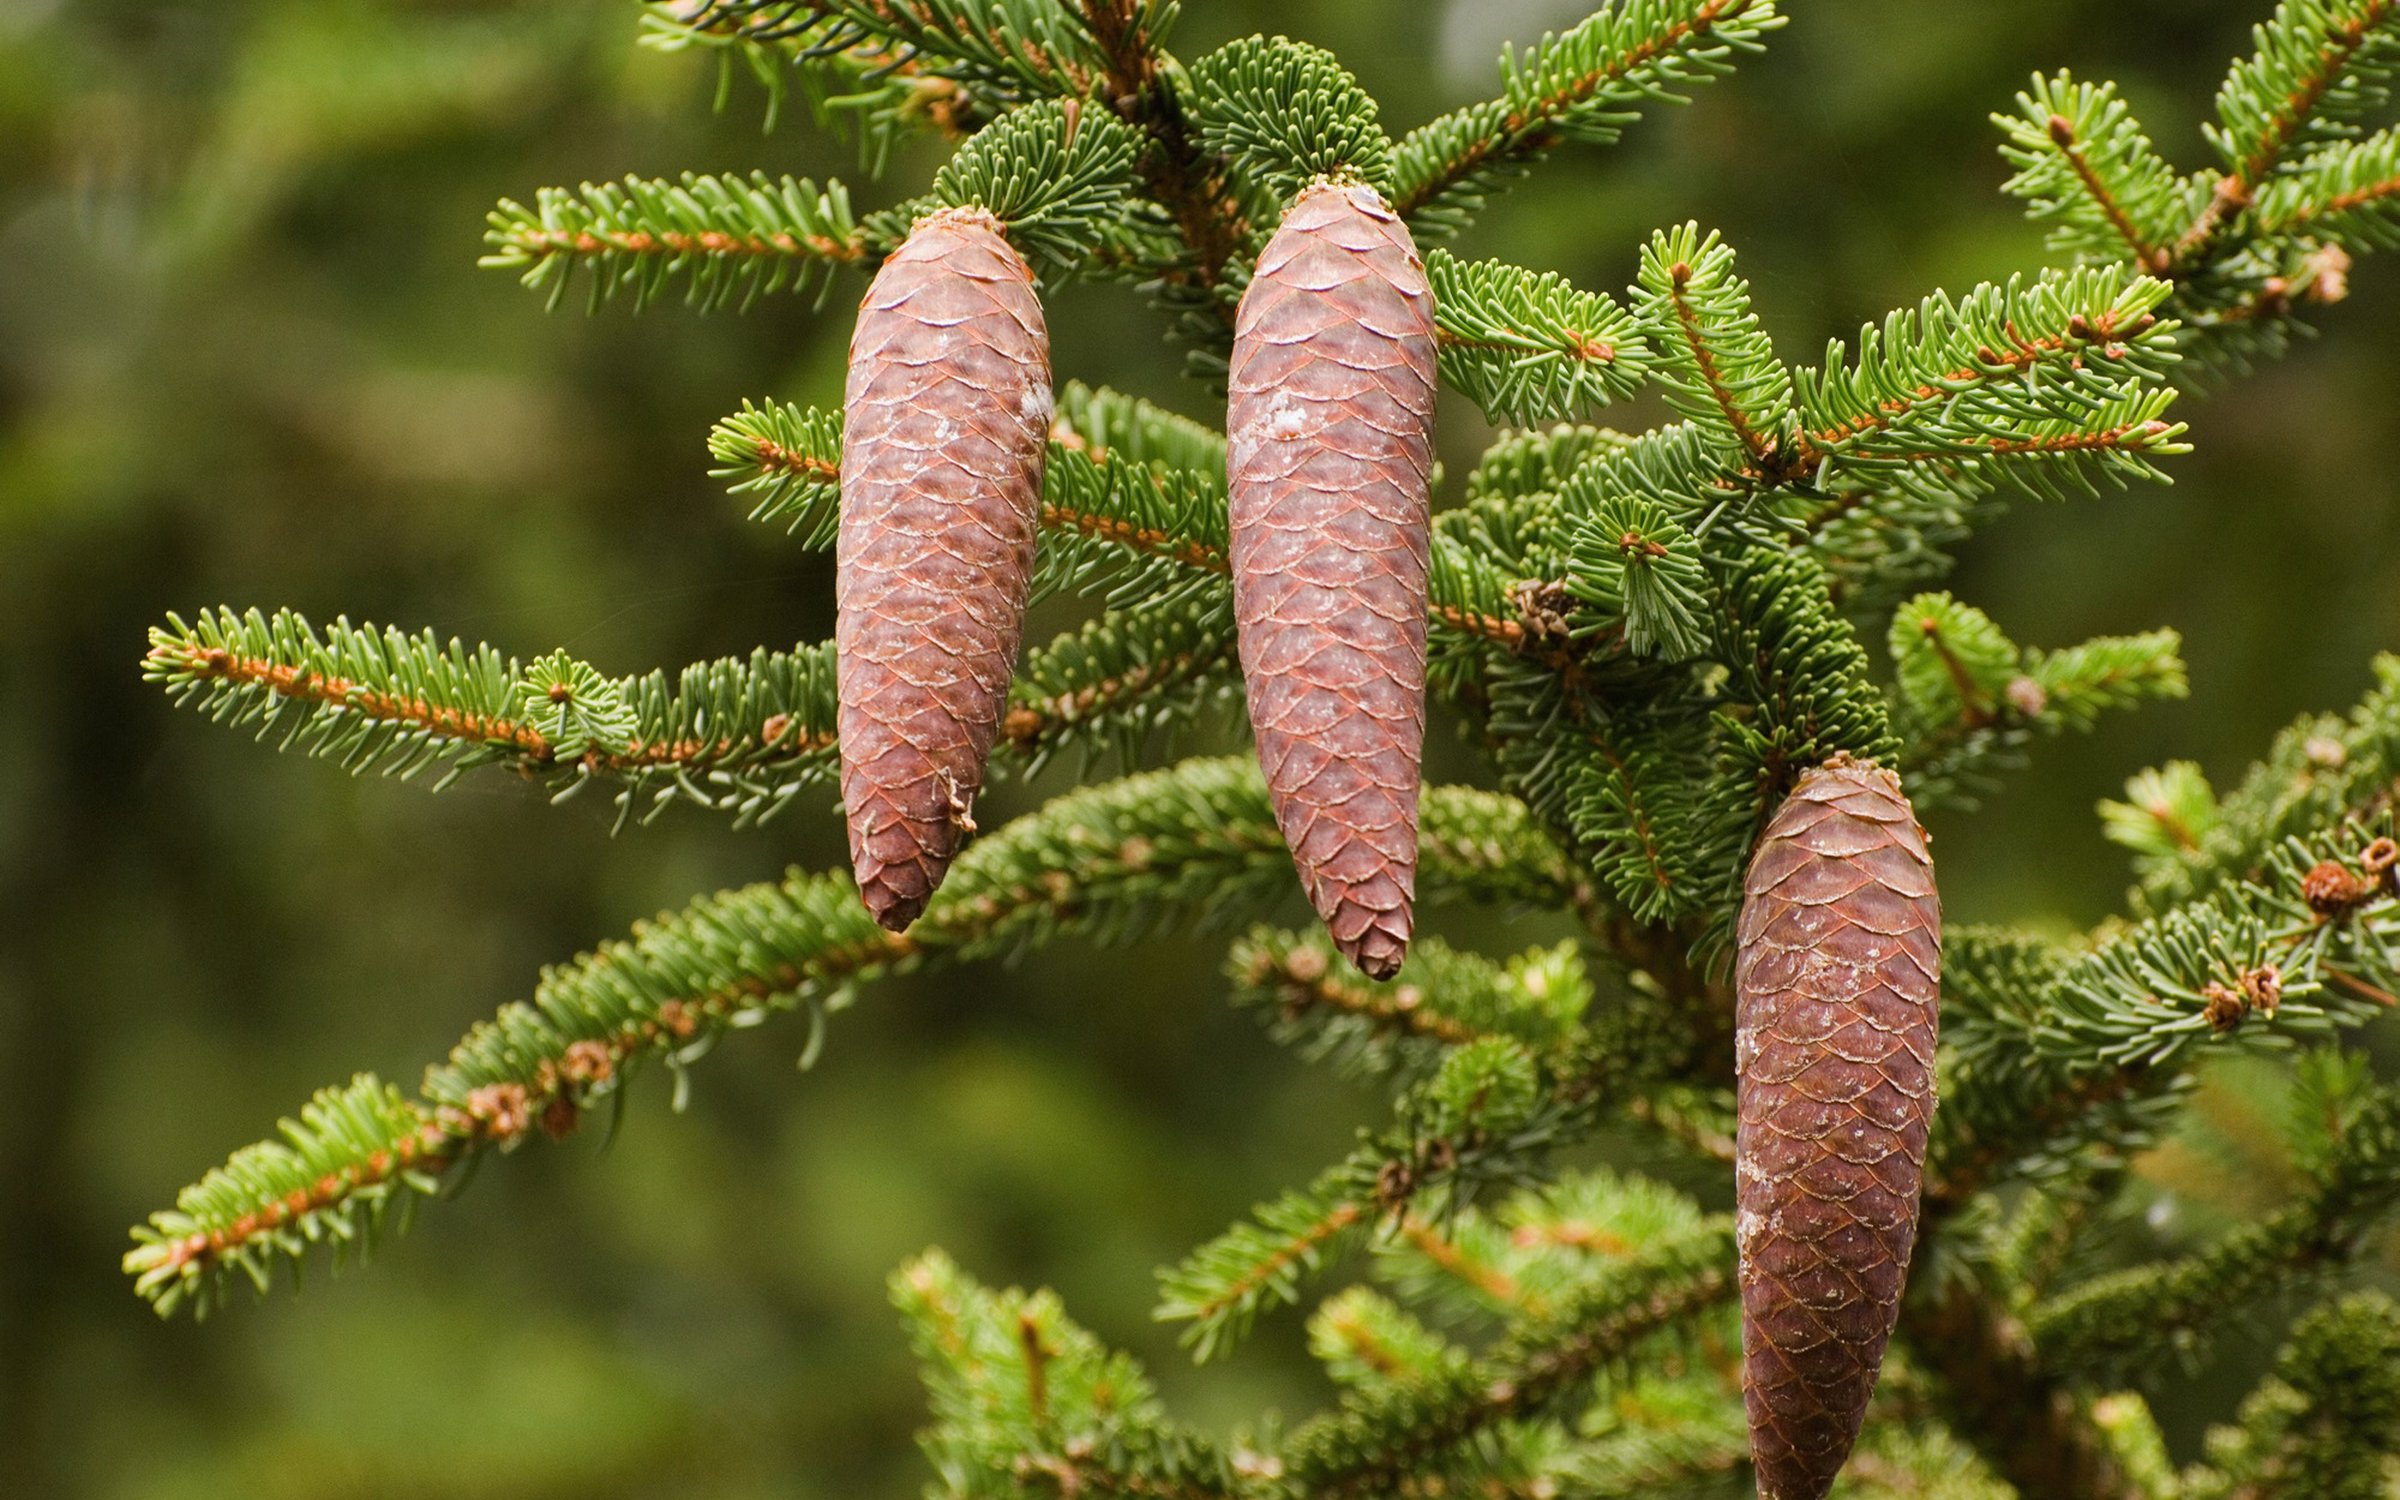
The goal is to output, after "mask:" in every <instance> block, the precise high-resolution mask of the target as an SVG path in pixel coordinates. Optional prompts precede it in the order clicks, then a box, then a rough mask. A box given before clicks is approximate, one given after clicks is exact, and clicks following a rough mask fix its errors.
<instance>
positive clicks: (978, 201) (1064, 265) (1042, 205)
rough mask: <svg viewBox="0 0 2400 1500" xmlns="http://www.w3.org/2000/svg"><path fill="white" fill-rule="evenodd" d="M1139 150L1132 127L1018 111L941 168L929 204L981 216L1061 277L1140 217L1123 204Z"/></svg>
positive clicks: (1063, 108) (1075, 109) (1089, 117)
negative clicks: (979, 211) (994, 221)
mask: <svg viewBox="0 0 2400 1500" xmlns="http://www.w3.org/2000/svg"><path fill="white" fill-rule="evenodd" d="M1139 150H1140V137H1139V136H1137V135H1136V134H1135V132H1134V130H1133V129H1132V127H1130V126H1128V125H1126V124H1125V123H1123V122H1122V121H1120V120H1118V119H1117V118H1116V116H1114V115H1112V114H1109V113H1107V112H1105V111H1102V110H1097V109H1087V108H1085V107H1084V106H1083V105H1082V104H1081V102H1080V101H1078V100H1073V99H1067V100H1045V101H1043V102H1041V103H1038V104H1027V105H1022V106H1019V107H1018V108H1016V109H1012V110H1010V111H1009V112H1008V113H1006V114H1004V115H1002V116H1000V117H999V118H998V119H996V120H994V121H992V122H991V123H990V124H989V125H986V126H984V127H983V128H982V129H981V130H978V131H976V132H975V134H974V135H973V136H971V137H969V138H968V140H967V143H966V144H965V145H964V146H961V147H960V148H959V149H958V152H957V154H955V155H953V156H952V157H951V158H950V160H948V161H947V162H944V163H943V164H942V169H941V170H940V171H939V172H936V173H935V174H934V177H933V194H932V196H933V198H934V199H935V200H936V201H938V202H939V203H941V204H943V205H944V206H947V207H952V208H968V207H973V208H982V209H987V210H989V211H990V212H991V214H992V216H993V217H994V218H997V219H998V220H999V221H1000V223H1001V225H1002V227H1003V229H1004V231H1005V233H1006V234H1007V236H1008V240H1009V243H1010V244H1012V245H1013V246H1015V247H1016V249H1017V250H1018V251H1019V252H1020V253H1021V254H1023V255H1024V256H1025V257H1026V258H1027V259H1028V260H1032V261H1035V262H1036V263H1037V264H1042V263H1046V264H1047V265H1048V267H1050V268H1051V269H1053V270H1069V269H1073V268H1074V267H1075V266H1076V265H1078V264H1079V263H1081V262H1082V261H1083V260H1084V258H1085V257H1087V256H1089V255H1091V254H1092V253H1093V252H1094V251H1095V250H1096V249H1097V248H1099V247H1100V246H1101V245H1102V244H1103V243H1114V242H1121V241H1122V240H1123V238H1124V237H1125V236H1126V235H1127V233H1128V232H1129V228H1128V221H1129V220H1130V221H1132V223H1133V225H1135V226H1138V225H1139V223H1140V221H1141V220H1142V219H1143V218H1144V217H1145V213H1146V205H1142V204H1140V203H1138V202H1137V201H1134V200H1133V197H1132V186H1133V162H1134V157H1135V154H1136V153H1137V152H1138V151H1139ZM894 219H895V222H894V224H893V228H894V229H895V230H902V231H903V232H904V226H901V225H899V224H898V223H897V222H896V219H897V216H896V215H895V216H894ZM1132 232H1138V227H1137V229H1136V230H1135V231H1132ZM893 237H894V238H895V239H896V238H898V235H897V234H895V235H894V236H893Z"/></svg>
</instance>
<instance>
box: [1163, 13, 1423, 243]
mask: <svg viewBox="0 0 2400 1500" xmlns="http://www.w3.org/2000/svg"><path fill="white" fill-rule="evenodd" d="M1191 112H1192V123H1193V124H1195V125H1197V126H1198V127H1199V130H1200V138H1201V140H1202V141H1203V142H1204V143H1206V145H1207V147H1208V149H1209V150H1210V151H1212V152H1214V153H1216V154H1217V155H1220V156H1222V157H1224V158H1225V159H1226V161H1227V162H1228V163H1229V164H1230V165H1231V167H1232V169H1233V171H1234V173H1235V175H1236V176H1238V177H1239V178H1240V179H1241V180H1242V181H1243V182H1244V183H1245V184H1246V185H1247V186H1249V187H1250V188H1252V189H1254V190H1255V191H1256V192H1257V193H1258V194H1259V198H1260V205H1259V206H1260V210H1261V212H1262V213H1263V214H1264V222H1265V223H1266V224H1270V225H1271V224H1272V223H1273V221H1274V220H1275V219H1277V218H1280V217H1281V216H1282V211H1283V205H1285V204H1287V203H1289V202H1290V201H1291V200H1292V199H1293V198H1294V197H1295V196H1297V195H1298V193H1299V192H1300V190H1301V189H1302V188H1304V187H1306V186H1308V184H1309V183H1310V182H1311V181H1313V180H1315V179H1317V178H1320V177H1340V178H1348V179H1351V180H1354V181H1358V182H1363V183H1365V184H1366V185H1367V186H1369V187H1372V188H1374V189H1376V190H1377V191H1379V192H1380V191H1383V190H1384V187H1385V185H1386V183H1388V182H1389V181H1390V179H1391V172H1392V143H1391V138H1390V137H1388V136H1386V135H1385V134H1384V133H1383V126H1382V125H1381V124H1380V123H1378V122H1377V120H1376V106H1375V99H1374V96H1372V95H1370V94H1369V93H1368V92H1367V91H1366V90H1365V89H1363V88H1361V87H1359V83H1358V80H1357V79H1355V78H1353V77H1351V76H1350V72H1349V70H1348V69H1346V68H1344V67H1343V66H1342V65H1341V63H1340V62H1338V61H1337V60H1335V58H1334V56H1333V54H1332V53H1330V52H1327V51H1326V50H1325V49H1323V48H1322V47H1311V46H1309V45H1308V44H1307V43H1305V42H1295V41H1293V40H1291V39H1290V38H1289V37H1280V36H1279V37H1263V36H1254V37H1245V38H1243V39H1242V40H1241V41H1238V42H1231V43H1228V44H1226V45H1225V46H1223V47H1220V48H1218V49H1217V50H1216V51H1214V52H1211V53H1210V54H1208V56H1206V57H1204V58H1202V59H1200V60H1199V61H1198V62H1196V63H1194V64H1193V65H1192V105H1191Z"/></svg>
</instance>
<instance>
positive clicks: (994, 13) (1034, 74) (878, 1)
mask: <svg viewBox="0 0 2400 1500" xmlns="http://www.w3.org/2000/svg"><path fill="white" fill-rule="evenodd" d="M645 3H646V4H648V5H650V6H652V7H654V8H655V9H656V10H657V11H659V12H661V13H662V15H661V19H662V20H663V21H664V22H665V23H666V24H667V25H668V26H670V27H672V28H675V29H678V30H683V31H689V32H696V33H700V34H703V35H710V36H719V37H738V38H741V39H744V40H747V41H753V42H759V43H771V44H778V45H781V46H783V47H785V48H787V49H791V50H797V51H800V52H802V53H803V54H804V55H806V54H823V53H831V52H842V51H848V50H851V49H854V48H856V47H858V46H859V45H860V44H861V43H862V42H868V41H873V42H877V43H880V44H882V45H883V46H885V47H888V48H891V49H894V50H896V51H898V52H899V53H900V54H901V55H902V56H903V57H907V58H912V59H913V58H917V57H919V56H922V57H923V58H924V59H925V61H926V62H927V64H928V65H930V66H931V67H932V68H933V69H934V70H936V71H939V72H942V73H947V74H951V75H955V76H960V77H966V78H972V79H975V80H978V81H980V82H983V83H986V84H989V85H993V86H997V87H1003V88H1007V89H1010V90H1012V91H1031V92H1033V93H1036V94H1065V95H1078V94H1084V93H1088V92H1089V91H1090V88H1091V85H1092V82H1093V80H1094V78H1095V76H1096V75H1097V74H1098V72H1099V71H1100V59H1099V58H1098V56H1097V55H1096V54H1095V52H1094V51H1093V47H1092V41H1093V39H1092V36H1091V34H1090V33H1089V32H1088V31H1086V30H1085V29H1084V28H1083V26H1082V25H1080V24H1079V18H1077V17H1072V16H1070V15H1069V14H1067V12H1066V10H1065V8H1064V7H1062V6H1059V5H1057V4H1055V3H1050V0H645ZM1147 8H1148V9H1149V10H1151V11H1153V12H1158V11H1162V10H1170V7H1167V6H1164V5H1160V4H1156V3H1153V4H1151V5H1150V6H1148V7H1147Z"/></svg>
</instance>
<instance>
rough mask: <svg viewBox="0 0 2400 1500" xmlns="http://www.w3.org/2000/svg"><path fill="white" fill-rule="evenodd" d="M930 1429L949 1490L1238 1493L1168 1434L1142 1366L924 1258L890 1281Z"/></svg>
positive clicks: (1048, 1312)
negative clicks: (1137, 1485) (923, 1390)
mask: <svg viewBox="0 0 2400 1500" xmlns="http://www.w3.org/2000/svg"><path fill="white" fill-rule="evenodd" d="M892 1302H893V1304H894V1305H895V1306H896V1307H898V1308H899V1310H900V1316H901V1318H902V1320H903V1321H905V1322H906V1323H907V1325H908V1328H909V1333H910V1340H911V1342H912V1343H913V1344H914V1345H915V1347H916V1352H917V1359H918V1361H919V1363H920V1364H922V1365H923V1367H924V1370H925V1384H926V1387H927V1389H928V1390H929V1391H930V1392H931V1395H932V1399H933V1414H934V1425H933V1426H932V1427H931V1428H929V1429H928V1430H927V1431H926V1432H925V1433H924V1435H923V1443H924V1447H925V1453H926V1456H927V1457H928V1458H929V1459H931V1460H932V1461H933V1467H934V1472H935V1473H936V1474H938V1475H939V1476H940V1478H941V1482H942V1484H943V1486H944V1487H945V1492H946V1493H949V1494H953V1495H962V1496H965V1495H974V1496H984V1495H988V1496H1019V1495H1049V1494H1057V1493H1059V1492H1061V1491H1064V1492H1066V1493H1068V1494H1073V1493H1076V1492H1077V1491H1079V1490H1080V1489H1082V1488H1084V1487H1086V1486H1093V1487H1102V1488H1106V1489H1115V1488H1116V1487H1117V1486H1119V1485H1121V1484H1124V1483H1126V1482H1127V1479H1126V1477H1125V1476H1133V1475H1140V1476H1142V1481H1141V1482H1143V1483H1144V1484H1146V1485H1160V1484H1165V1483H1180V1484H1185V1485H1189V1486H1191V1487H1192V1488H1193V1489H1194V1490H1196V1491H1198V1492H1200V1493H1212V1492H1224V1491H1227V1490H1230V1489H1231V1488H1232V1486H1233V1482H1234V1478H1233V1469H1232V1466H1231V1464H1230V1463H1229V1462H1228V1460H1227V1459H1226V1458H1225V1457H1223V1456H1222V1455H1220V1454H1218V1453H1217V1452H1216V1451H1215V1450H1214V1449H1213V1448H1212V1447H1210V1446H1209V1445H1207V1444H1205V1443H1203V1442H1202V1441H1200V1440H1199V1439H1198V1438H1195V1437H1193V1436H1191V1435H1189V1434H1187V1433H1185V1432H1183V1431H1181V1430H1179V1429H1178V1428H1176V1427H1174V1426H1173V1425H1172V1424H1170V1423H1169V1422H1168V1421H1167V1420H1166V1418H1165V1415H1164V1413H1163V1411H1162V1410H1161V1408H1160V1406H1159V1401H1158V1396H1157V1394H1156V1393H1155V1392H1154V1391H1153V1390H1152V1389H1151V1387H1150V1382H1149V1380H1148V1379H1147V1378H1146V1377H1145V1376H1144V1375H1143V1374H1142V1371H1141V1368H1140V1367H1139V1366H1137V1365H1136V1364H1134V1362H1133V1361H1132V1360H1130V1359H1128V1358H1127V1357H1126V1356H1124V1355H1122V1354H1114V1353H1111V1352H1109V1351H1108V1350H1106V1349H1104V1348H1102V1347H1101V1345H1100V1343H1099V1341H1098V1340H1096V1339H1094V1338H1093V1337H1092V1336H1091V1335H1090V1334H1089V1333H1086V1332H1085V1331H1084V1330H1083V1329H1081V1328H1078V1327H1077V1326H1076V1325H1075V1324H1074V1323H1072V1322H1070V1321H1069V1320H1068V1318H1067V1315H1066V1313H1065V1311H1064V1310H1063V1309H1062V1308H1061V1307H1060V1306H1059V1303H1058V1298H1057V1297H1056V1296H1054V1295H1053V1294H1051V1293H1049V1292H1034V1293H1030V1294H1028V1293H1025V1292H1020V1291H1017V1290H1014V1289H1013V1288H1012V1289H1011V1290H1009V1291H1005V1292H992V1291H987V1290H985V1289H984V1288H983V1287H980V1286H978V1285H976V1284H975V1283H974V1282H973V1281H972V1280H970V1279H969V1278H968V1277H967V1276H966V1275H965V1274H964V1273H963V1272H961V1271H960V1270H959V1269H958V1267H957V1266H955V1265H953V1264H952V1263H951V1262H950V1260H949V1259H948V1257H946V1256H944V1255H943V1254H942V1253H941V1252H940V1251H938V1250H937V1251H931V1252H928V1253H926V1254H924V1255H921V1256H919V1257H917V1258H916V1259H915V1260H913V1261H911V1262H909V1263H908V1264H907V1265H905V1266H903V1267H901V1268H900V1269H899V1270H898V1271H897V1272H895V1273H894V1274H893V1276H892Z"/></svg>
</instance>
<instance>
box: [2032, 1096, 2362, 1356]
mask: <svg viewBox="0 0 2400 1500" xmlns="http://www.w3.org/2000/svg"><path fill="white" fill-rule="evenodd" d="M2320 1056H2330V1057H2332V1058H2334V1061H2333V1062H2332V1063H2331V1064H2327V1063H2324V1062H2316V1063H2315V1065H2314V1067H2313V1069H2312V1070H2311V1072H2312V1074H2313V1077H2312V1078H2311V1080H2310V1083H2309V1084H2308V1085H2304V1086H2303V1088H2302V1089H2301V1091H2300V1092H2301V1096H2302V1097H2303V1098H2304V1099H2307V1100H2308V1101H2309V1102H2310V1103H2311V1104H2312V1105H2314V1106H2315V1107H2313V1108H2310V1109H2305V1110H2295V1111H2293V1112H2292V1115H2293V1119H2292V1126H2291V1134H2292V1138H2291V1139H2290V1140H2289V1141H2287V1143H2286V1150H2287V1151H2288V1152H2289V1153H2290V1155H2291V1156H2292V1158H2293V1159H2294V1160H2295V1161H2296V1162H2298V1163H2299V1164H2300V1165H2301V1167H2302V1170H2303V1171H2304V1172H2305V1174H2306V1178H2307V1184H2308V1185H2307V1190H2306V1192H2305V1194H2304V1196H2303V1197H2302V1198H2301V1200H2300V1201H2299V1202H2297V1203H2295V1204H2293V1205H2291V1206H2290V1207H2288V1208H2285V1209H2282V1210H2280V1211H2279V1212H2276V1213H2273V1214H2270V1215H2268V1216H2266V1217H2265V1218H2263V1219H2261V1220H2259V1221H2257V1222H2255V1223H2253V1224H2250V1225H2247V1226H2245V1227H2243V1228H2241V1229H2237V1230H2235V1231H2234V1232H2232V1233H2231V1234H2228V1235H2226V1236H2224V1237H2223V1238H2222V1239H2220V1240H2218V1241H2217V1242H2216V1243H2214V1244H2211V1245H2209V1246H2207V1247H2205V1248H2203V1249H2201V1250H2198V1251H2196V1252H2194V1253H2192V1254H2190V1255H2187V1256H2184V1257H2182V1258H2180V1259H2176V1260H2169V1261H2164V1262H2160V1263H2157V1264H2153V1265H2145V1266H2139V1267H2135V1268H2133V1269H2130V1270H2125V1271H2119V1272H2115V1273H2113V1274H2110V1275H2104V1276H2097V1277H2094V1278H2092V1279H2091V1280H2089V1281H2086V1282H2083V1283H2081V1284H2079V1285H2076V1286H2072V1287H2069V1288H2067V1289H2066V1290H2065V1291H2064V1292H2061V1293H2060V1294H2058V1295H2057V1296H2056V1297H2053V1298H2051V1299H2050V1300H2049V1301H2047V1302H2046V1303H2044V1304H2042V1305H2041V1306H2039V1307H2037V1308H2036V1309H2035V1310H2034V1314H2033V1318H2032V1321H2031V1332H2032V1334H2033V1337H2034V1340H2035V1342H2036V1343H2037V1344H2039V1345H2040V1346H2041V1347H2042V1349H2043V1351H2044V1353H2045V1355H2046V1356H2047V1357H2049V1358H2051V1359H2053V1360H2056V1361H2058V1362H2059V1363H2061V1364H2062V1365H2065V1366H2069V1367H2079V1366H2084V1365H2089V1364H2092V1363H2121V1362H2124V1361H2126V1360H2129V1359H2134V1358H2144V1357H2154V1356H2155V1355H2157V1354H2158V1353H2160V1352H2162V1351H2163V1350H2164V1349H2166V1348H2169V1347H2176V1348H2183V1349H2187V1350H2188V1349H2192V1348H2195V1347H2196V1346H2197V1345H2198V1344H2199V1342H2200V1341H2201V1340H2202V1339H2203V1338H2205V1337H2206V1336H2207V1335H2208V1334H2209V1333H2210V1332H2211V1331H2213V1330H2214V1329H2216V1328H2218V1327H2221V1326H2222V1324H2223V1319H2224V1310H2225V1308H2226V1307H2227V1306H2228V1305H2234V1306H2241V1305H2246V1304H2249V1303H2251V1302H2253V1301H2255V1300H2257V1299H2258V1298H2259V1297H2260V1296H2261V1295H2263V1294H2268V1293H2273V1292H2278V1291H2282V1290H2285V1289H2288V1288H2291V1287H2293V1286H2294V1285H2296V1284H2300V1283H2302V1282H2303V1281H2304V1279H2305V1278H2307V1277H2309V1276H2311V1275H2321V1274H2322V1273H2323V1272H2324V1271H2325V1270H2326V1269H2328V1268H2329V1267H2331V1266H2334V1265H2338V1264H2339V1263H2340V1262H2341V1261H2343V1260H2345V1259H2347V1258H2348V1256H2349V1255H2350V1254H2351V1253H2352V1252H2353V1250H2354V1247H2355V1246H2356V1244H2357V1243H2358V1240H2359V1238H2360V1236H2361V1233H2362V1231H2363V1230H2364V1229H2365V1228H2366V1227H2367V1226H2370V1225H2372V1224H2373V1223H2375V1222H2376V1221H2377V1220H2378V1219H2379V1218H2381V1217H2382V1216H2383V1215H2384V1214H2386V1213H2388V1212H2389V1211H2390V1209H2391V1207H2392V1206H2393V1204H2394V1203H2395V1202H2396V1201H2400V1091H2395V1090H2392V1089H2389V1088H2381V1087H2378V1086H2376V1085H2374V1084H2372V1083H2371V1082H2369V1081H2367V1080H2366V1079H2365V1077H2364V1076H2363V1074H2362V1073H2361V1072H2360V1071H2359V1070H2357V1069H2355V1068H2344V1067H2343V1066H2342V1065H2341V1063H2340V1060H2339V1055H2338V1054H2320ZM2312 1061H2313V1060H2312Z"/></svg>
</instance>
